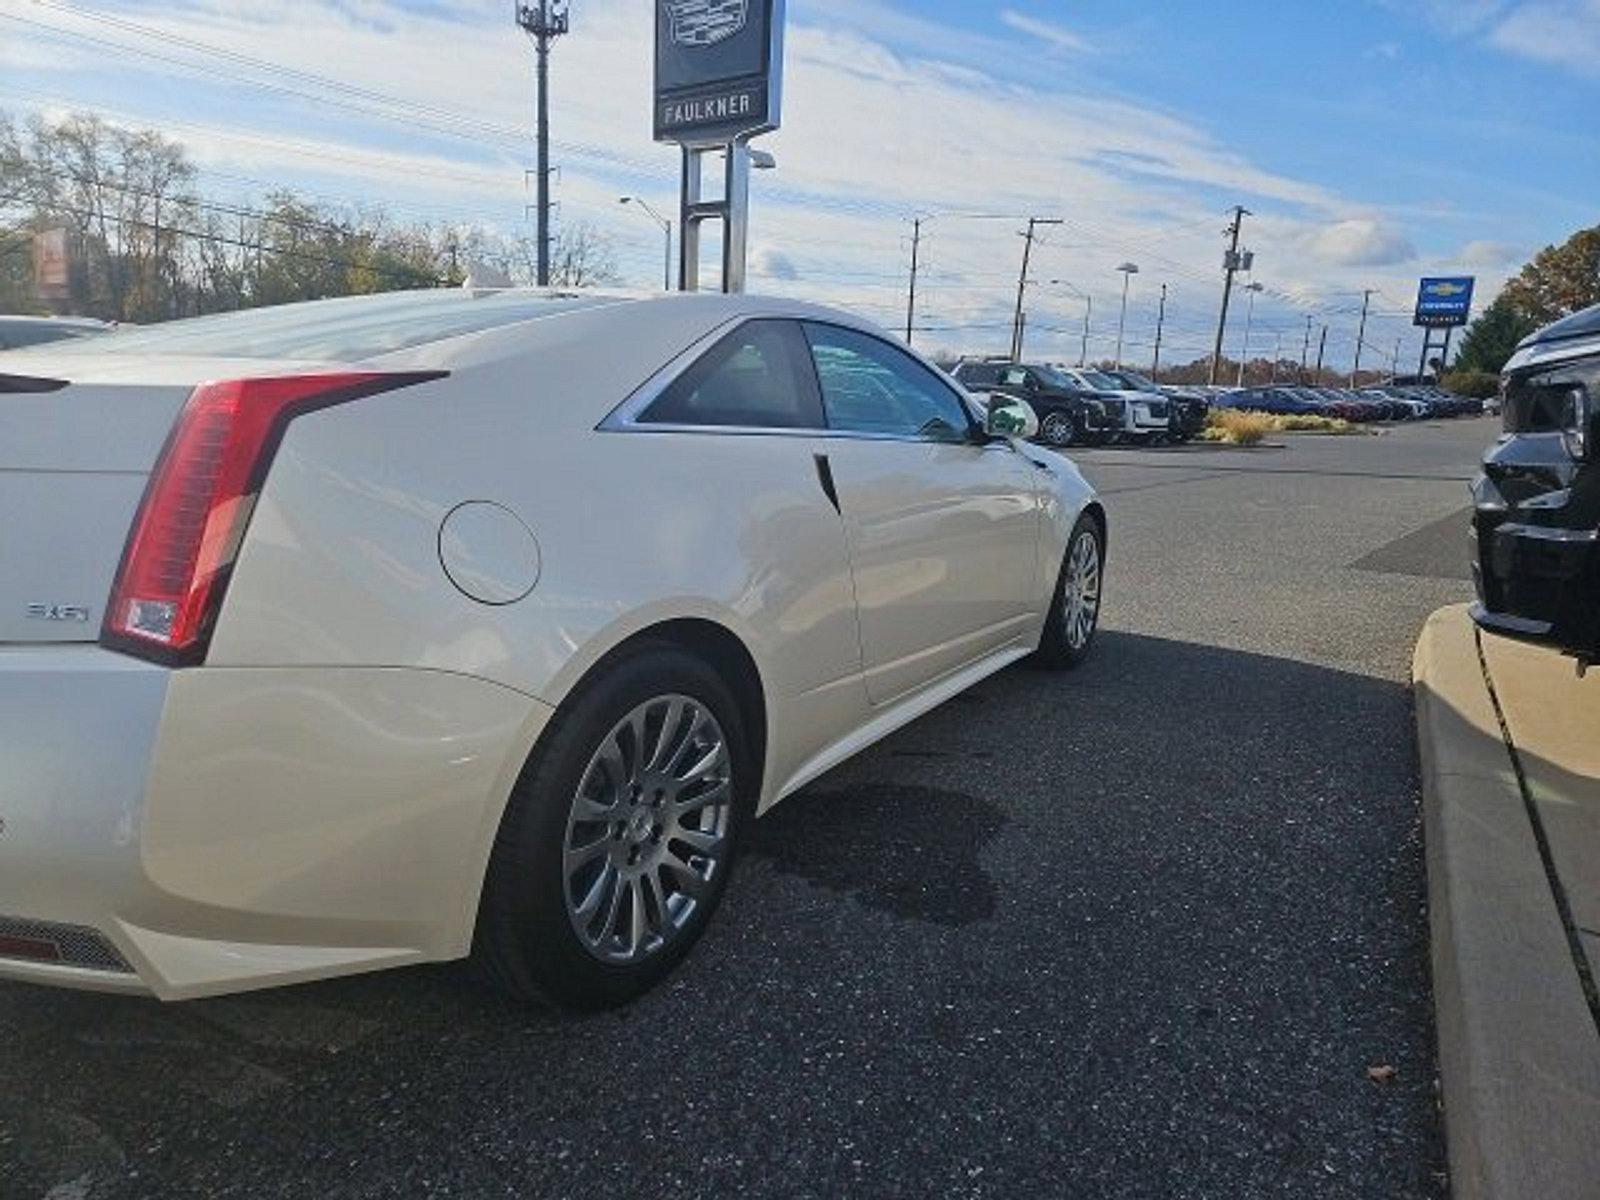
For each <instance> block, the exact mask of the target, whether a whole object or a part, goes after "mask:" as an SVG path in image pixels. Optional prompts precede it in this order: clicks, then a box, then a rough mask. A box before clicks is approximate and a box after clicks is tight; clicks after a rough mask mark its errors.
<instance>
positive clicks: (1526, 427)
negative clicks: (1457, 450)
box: [1501, 356, 1600, 461]
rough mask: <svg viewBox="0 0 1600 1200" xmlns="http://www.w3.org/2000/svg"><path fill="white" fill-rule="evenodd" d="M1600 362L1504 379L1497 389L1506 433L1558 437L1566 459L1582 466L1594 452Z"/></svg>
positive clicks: (1577, 362)
mask: <svg viewBox="0 0 1600 1200" xmlns="http://www.w3.org/2000/svg"><path fill="white" fill-rule="evenodd" d="M1597 390H1600V356H1596V357H1592V358H1582V359H1577V360H1575V361H1571V362H1564V363H1557V364H1555V365H1552V366H1549V367H1544V368H1542V369H1535V370H1532V371H1528V372H1526V373H1522V372H1518V373H1515V374H1511V375H1507V376H1506V377H1505V379H1504V380H1503V382H1502V384H1501V395H1502V403H1503V406H1504V411H1503V414H1502V423H1503V425H1504V427H1505V431H1506V432H1507V433H1559V434H1560V435H1561V442H1562V445H1564V446H1565V447H1566V450H1567V453H1568V454H1570V455H1571V456H1572V457H1573V458H1574V459H1576V460H1578V461H1583V460H1586V459H1587V458H1588V457H1589V455H1590V452H1591V451H1592V450H1593V449H1594V447H1593V445H1592V442H1593V438H1594V428H1593V425H1594V419H1595V416H1596V412H1595V401H1594V395H1595V392H1596V391H1597Z"/></svg>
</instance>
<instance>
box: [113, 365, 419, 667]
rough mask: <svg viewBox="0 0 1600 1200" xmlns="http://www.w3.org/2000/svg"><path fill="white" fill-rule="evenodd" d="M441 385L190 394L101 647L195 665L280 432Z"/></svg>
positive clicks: (364, 380)
mask: <svg viewBox="0 0 1600 1200" xmlns="http://www.w3.org/2000/svg"><path fill="white" fill-rule="evenodd" d="M443 374H445V372H442V371H426V372H407V373H395V372H377V371H359V372H343V373H339V374H324V375H285V376H279V377H274V378H266V379H230V380H225V381H221V382H216V383H203V384H201V385H200V386H199V387H197V388H195V390H194V392H193V394H191V395H190V397H189V399H188V401H187V402H186V403H185V404H184V406H183V411H182V412H181V413H180V414H179V415H178V420H177V423H176V424H175V425H173V427H172V432H171V434H170V435H169V436H168V438H167V444H166V446H165V447H163V448H162V451H161V457H160V458H159V459H158V460H157V461H156V467H155V470H154V472H153V473H152V474H151V476H150V482H149V484H148V485H147V486H146V488H145V494H144V499H143V500H142V501H141V502H140V504H139V511H138V515H137V516H135V517H134V521H133V528H132V530H131V531H130V533H129V534H128V542H127V546H126V548H125V549H124V550H123V552H122V565H121V567H119V568H118V570H117V579H116V583H115V584H114V585H113V586H112V589H111V599H110V602H109V603H108V604H107V606H106V617H105V623H104V626H103V627H102V630H101V636H100V640H101V642H102V643H104V644H105V645H108V646H111V647H114V648H115V649H118V650H125V651H128V652H130V653H133V654H137V655H140V656H141V657H145V658H151V659H155V660H156V661H158V662H163V663H167V664H169V665H173V666H182V665H186V664H190V663H196V662H199V661H201V660H202V659H203V658H204V657H205V651H206V645H207V643H208V642H209V640H210V637H211V629H212V626H213V625H214V624H215V622H216V616H217V611H218V609H219V608H220V607H221V603H222V593H223V590H224V589H225V588H226V586H227V580H228V573H229V571H230V570H231V569H232V567H233V562H234V558H235V556H236V555H237V554H238V552H239V545H240V543H241V542H242V541H243V539H244V532H245V527H246V526H247V525H248V523H249V520H250V513H251V510H252V509H253V508H254V505H255V498H256V495H257V493H258V492H259V491H260V489H261V485H262V483H263V481H264V480H265V479H266V475H267V469H268V468H269V467H270V466H271V465H272V456H273V454H274V453H275V452H276V450H277V448H278V444H279V442H281V441H282V440H283V434H284V430H285V429H286V428H287V426H288V424H289V422H290V421H292V420H293V419H294V418H295V417H297V416H301V415H303V414H304V413H308V412H313V411H315V410H317V409H322V408H329V407H331V406H333V405H335V404H343V403H345V402H347V401H350V400H358V399H360V398H362V397H363V396H371V395H375V394H377V393H379V392H387V391H392V390H393V389H395V388H400V387H405V386H407V385H409V384H413V383H421V382H424V381H426V380H430V379H437V378H439V377H440V376H441V375H443Z"/></svg>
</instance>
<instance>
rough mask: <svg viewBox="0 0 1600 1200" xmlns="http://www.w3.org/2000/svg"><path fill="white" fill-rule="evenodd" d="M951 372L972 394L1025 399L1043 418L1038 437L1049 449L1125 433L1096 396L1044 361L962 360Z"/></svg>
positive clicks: (1092, 442)
mask: <svg viewBox="0 0 1600 1200" xmlns="http://www.w3.org/2000/svg"><path fill="white" fill-rule="evenodd" d="M951 374H952V375H953V376H954V377H955V379H956V381H957V382H959V383H960V384H961V386H962V387H964V388H966V389H967V390H968V391H969V392H994V393H997V394H1001V395H1007V396H1016V397H1018V398H1020V399H1023V400H1026V401H1027V402H1028V404H1029V405H1030V406H1032V408H1033V410H1034V412H1035V413H1036V414H1037V415H1038V418H1039V434H1038V439H1039V441H1041V442H1044V443H1045V444H1046V445H1050V446H1056V447H1063V446H1071V445H1076V444H1083V443H1088V444H1097V443H1100V442H1106V441H1109V440H1110V439H1111V438H1113V437H1115V436H1116V435H1117V434H1118V433H1120V432H1121V428H1122V422H1121V421H1120V419H1117V418H1114V417H1113V416H1112V415H1111V414H1110V413H1108V412H1107V410H1106V406H1105V404H1103V403H1102V402H1101V399H1100V396H1099V394H1098V393H1097V392H1095V391H1093V390H1091V389H1089V388H1086V387H1084V386H1083V385H1082V384H1080V383H1079V382H1078V381H1077V380H1076V379H1073V378H1072V377H1071V376H1070V375H1067V374H1064V373H1063V372H1061V371H1058V370H1056V368H1054V367H1051V366H1048V365H1046V364H1044V363H1018V362H1013V361H1011V359H1010V358H983V359H962V360H961V361H960V362H958V363H957V364H956V365H955V367H954V369H953V370H952V371H951Z"/></svg>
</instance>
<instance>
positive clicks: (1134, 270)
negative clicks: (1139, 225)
mask: <svg viewBox="0 0 1600 1200" xmlns="http://www.w3.org/2000/svg"><path fill="white" fill-rule="evenodd" d="M1117 270H1119V271H1121V272H1122V313H1121V315H1119V316H1118V317H1117V353H1116V356H1115V357H1116V362H1117V369H1118V370H1121V369H1122V331H1123V329H1124V328H1125V327H1126V326H1127V324H1128V283H1129V281H1130V280H1132V279H1133V277H1134V276H1135V275H1137V274H1138V273H1139V264H1138V263H1131V262H1125V263H1119V264H1118V266H1117Z"/></svg>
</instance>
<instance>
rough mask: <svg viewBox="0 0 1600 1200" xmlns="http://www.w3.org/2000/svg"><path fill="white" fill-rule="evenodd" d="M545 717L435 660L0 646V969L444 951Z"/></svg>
mask: <svg viewBox="0 0 1600 1200" xmlns="http://www.w3.org/2000/svg"><path fill="white" fill-rule="evenodd" d="M548 715H549V709H548V708H547V707H546V706H544V705H542V704H540V703H539V702H538V701H535V700H533V699H531V698H530V697H527V696H524V695H522V694H521V693H519V692H514V691H511V690H510V689H507V688H504V687H501V686H499V685H496V684H491V683H486V682H483V681H481V680H476V679H469V678H467V677H464V676H460V675H452V674H448V673H444V672H435V671H413V670H381V669H379V670H368V669H340V668H307V669H292V670H278V669H271V668H245V669H224V668H198V669H192V670H185V671H178V672H171V671H167V670H165V669H162V668H157V667H153V666H149V665H147V664H144V663H139V662H136V661H135V660H132V659H129V658H125V657H123V656H121V655H117V654H114V653H112V652H109V651H106V650H103V649H101V648H100V647H98V646H72V647H40V648H16V647H6V648H3V649H0V761H3V762H5V763H6V764H7V770H6V771H5V772H3V773H0V822H3V830H0V977H5V978H11V979H21V980H28V981H32V982H36V983H48V984H58V985H63V986H70V987H83V988H94V989H99V990H104V991H132V992H150V993H154V994H155V995H157V996H160V997H162V998H164V999H180V998H186V997H191V996H202V995H210V994H215V993H219V992H227V991H236V990H242V989H245V988H251V987H261V986H267V985H272V984H279V983H291V982H296V981H299V980H304V979H312V978H318V977H322V976H328V975H336V974H343V973H348V972H352V971H359V970H366V969H371V968H375V967H381V966H389V965H396V964H400V963H406V962H417V961H424V960H431V959H444V958H452V957H459V956H460V955H462V954H465V953H466V951H467V950H468V949H469V948H470V945H471V937H472V927H473V921H474V918H475V914H476V909H477V899H478V890H479V887H480V886H481V883H482V878H483V868H484V865H485V864H486V862H487V858H488V851H489V847H490V845H491V843H492V840H493V836H494V831H495V829H496V827H497V826H498V823H499V819H500V814H501V811H502V808H503V805H504V802H505V798H506V796H507V795H509V793H510V790H511V786H512V783H513V781H514V780H515V777H516V774H517V772H518V771H519V770H520V769H521V766H522V763H523V762H524V761H525V759H526V756H527V753H528V751H529V750H530V748H531V747H532V745H533V742H534V740H535V739H536V738H537V736H538V734H539V732H540V731H541V730H542V728H543V725H544V722H545V720H546V719H547V717H548ZM13 764H14V766H13Z"/></svg>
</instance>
